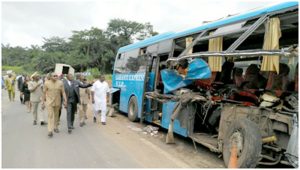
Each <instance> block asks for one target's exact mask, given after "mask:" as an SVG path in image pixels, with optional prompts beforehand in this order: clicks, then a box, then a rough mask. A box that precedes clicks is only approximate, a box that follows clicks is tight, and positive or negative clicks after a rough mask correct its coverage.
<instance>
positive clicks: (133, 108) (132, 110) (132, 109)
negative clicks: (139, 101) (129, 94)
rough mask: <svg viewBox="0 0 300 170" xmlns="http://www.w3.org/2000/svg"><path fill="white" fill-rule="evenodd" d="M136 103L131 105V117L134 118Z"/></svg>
mask: <svg viewBox="0 0 300 170" xmlns="http://www.w3.org/2000/svg"><path fill="white" fill-rule="evenodd" d="M134 112H135V103H134V102H133V103H131V105H130V109H129V114H130V115H131V116H133V115H134V114H135V113H134Z"/></svg>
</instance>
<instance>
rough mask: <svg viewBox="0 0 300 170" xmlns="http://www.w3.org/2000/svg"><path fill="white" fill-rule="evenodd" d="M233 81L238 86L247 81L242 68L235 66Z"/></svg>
mask: <svg viewBox="0 0 300 170" xmlns="http://www.w3.org/2000/svg"><path fill="white" fill-rule="evenodd" d="M233 81H234V84H235V85H236V87H237V88H240V87H241V85H242V83H243V82H244V81H245V79H244V77H243V69H242V68H238V67H235V68H234V69H233Z"/></svg>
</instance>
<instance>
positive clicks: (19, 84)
mask: <svg viewBox="0 0 300 170" xmlns="http://www.w3.org/2000/svg"><path fill="white" fill-rule="evenodd" d="M25 76H26V75H21V76H20V77H19V78H18V80H17V81H18V90H19V92H20V101H21V103H22V104H25V102H24V99H23V94H22V89H23V84H24V80H25Z"/></svg>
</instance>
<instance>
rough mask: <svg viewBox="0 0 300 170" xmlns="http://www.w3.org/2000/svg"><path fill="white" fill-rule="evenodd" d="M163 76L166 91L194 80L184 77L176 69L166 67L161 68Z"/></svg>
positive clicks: (168, 91)
mask: <svg viewBox="0 0 300 170" xmlns="http://www.w3.org/2000/svg"><path fill="white" fill-rule="evenodd" d="M160 73H161V78H162V82H163V84H164V93H170V92H172V91H174V90H177V89H179V88H181V87H185V86H187V85H190V84H192V82H193V80H187V79H184V78H183V77H182V76H181V75H179V74H178V73H177V72H176V71H175V70H170V69H164V70H161V72H160Z"/></svg>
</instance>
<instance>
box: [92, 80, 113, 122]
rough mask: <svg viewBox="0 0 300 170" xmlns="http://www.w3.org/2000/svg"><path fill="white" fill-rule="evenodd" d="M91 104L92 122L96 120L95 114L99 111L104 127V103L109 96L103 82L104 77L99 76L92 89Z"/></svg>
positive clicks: (105, 109)
mask: <svg viewBox="0 0 300 170" xmlns="http://www.w3.org/2000/svg"><path fill="white" fill-rule="evenodd" d="M91 92H92V95H91V96H92V103H93V112H94V122H96V120H97V118H96V117H97V114H99V112H100V111H101V123H102V125H106V112H107V107H106V102H107V100H108V96H109V86H108V84H107V82H106V81H105V77H104V75H100V77H99V80H97V81H96V82H95V83H94V84H93V86H92V88H91Z"/></svg>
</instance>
